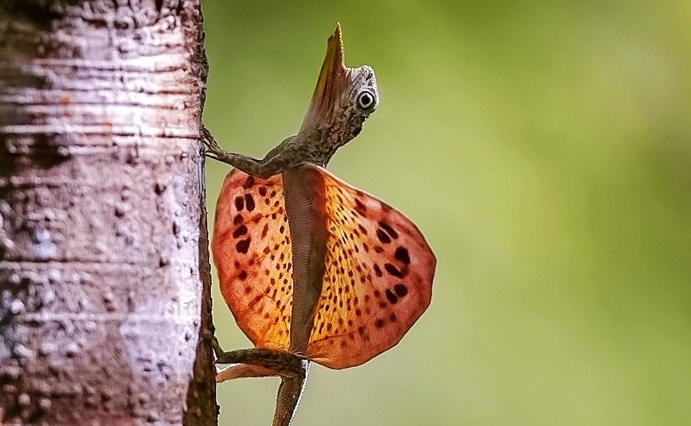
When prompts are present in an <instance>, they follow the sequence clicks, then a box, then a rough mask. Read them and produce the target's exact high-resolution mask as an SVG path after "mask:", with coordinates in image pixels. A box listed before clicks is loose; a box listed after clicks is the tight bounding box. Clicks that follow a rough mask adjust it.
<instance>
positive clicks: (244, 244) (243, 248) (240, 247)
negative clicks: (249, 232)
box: [235, 238, 251, 254]
mask: <svg viewBox="0 0 691 426" xmlns="http://www.w3.org/2000/svg"><path fill="white" fill-rule="evenodd" d="M250 240H251V238H247V239H246V240H240V241H238V243H237V244H235V249H236V250H237V251H238V253H244V254H247V251H248V250H249V249H250Z"/></svg>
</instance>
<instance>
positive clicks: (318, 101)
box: [300, 24, 348, 131]
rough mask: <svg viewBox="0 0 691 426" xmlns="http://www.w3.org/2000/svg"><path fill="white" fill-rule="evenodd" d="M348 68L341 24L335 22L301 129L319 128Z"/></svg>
mask: <svg viewBox="0 0 691 426" xmlns="http://www.w3.org/2000/svg"><path fill="white" fill-rule="evenodd" d="M347 77H348V68H346V66H345V54H344V52H343V34H342V33H341V24H336V30H335V31H334V32H333V34H331V36H330V37H329V39H328V42H327V47H326V56H325V57H324V63H323V64H322V67H321V71H319V78H318V79H317V86H316V87H315V88H314V93H313V94H312V100H311V102H310V106H309V109H308V110H307V114H305V119H304V121H303V122H302V128H301V129H300V130H301V131H302V130H307V129H313V130H316V129H318V128H319V125H320V124H321V123H322V122H323V121H324V120H325V119H326V116H327V115H328V113H329V111H331V109H332V108H333V106H334V105H335V104H336V103H337V102H338V100H339V98H340V97H341V94H342V93H343V91H344V90H345V88H346V83H347Z"/></svg>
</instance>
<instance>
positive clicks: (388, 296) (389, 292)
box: [384, 288, 398, 305]
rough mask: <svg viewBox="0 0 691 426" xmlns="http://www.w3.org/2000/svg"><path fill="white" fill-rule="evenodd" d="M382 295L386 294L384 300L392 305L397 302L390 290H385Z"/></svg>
mask: <svg viewBox="0 0 691 426" xmlns="http://www.w3.org/2000/svg"><path fill="white" fill-rule="evenodd" d="M384 294H386V300H388V301H389V303H391V304H392V305H393V304H395V303H396V302H398V296H396V295H395V294H394V293H393V291H391V289H389V288H387V289H386V292H385V293H384Z"/></svg>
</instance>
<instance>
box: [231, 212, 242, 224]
mask: <svg viewBox="0 0 691 426" xmlns="http://www.w3.org/2000/svg"><path fill="white" fill-rule="evenodd" d="M240 222H242V215H241V214H239V215H236V216H235V218H234V219H233V224H234V225H237V224H238V223H240Z"/></svg>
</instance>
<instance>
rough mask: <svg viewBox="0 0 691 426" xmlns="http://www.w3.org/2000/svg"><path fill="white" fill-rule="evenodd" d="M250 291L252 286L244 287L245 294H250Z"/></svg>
mask: <svg viewBox="0 0 691 426" xmlns="http://www.w3.org/2000/svg"><path fill="white" fill-rule="evenodd" d="M243 272H244V271H243ZM251 291H252V286H249V285H248V286H247V287H245V294H250V292H251Z"/></svg>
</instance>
